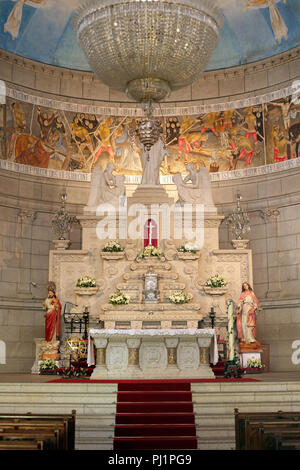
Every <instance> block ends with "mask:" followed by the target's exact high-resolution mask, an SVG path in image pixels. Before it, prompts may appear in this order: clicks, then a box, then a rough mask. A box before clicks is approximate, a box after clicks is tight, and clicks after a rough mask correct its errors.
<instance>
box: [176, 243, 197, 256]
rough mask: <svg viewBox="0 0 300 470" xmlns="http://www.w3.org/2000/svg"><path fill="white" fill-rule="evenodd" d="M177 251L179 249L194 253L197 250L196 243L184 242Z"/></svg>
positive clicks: (183, 251)
mask: <svg viewBox="0 0 300 470" xmlns="http://www.w3.org/2000/svg"><path fill="white" fill-rule="evenodd" d="M177 251H180V253H193V254H195V253H197V251H199V247H198V246H197V245H196V243H185V245H181V246H180V248H178V250H177Z"/></svg>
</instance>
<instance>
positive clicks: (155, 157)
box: [140, 137, 168, 186]
mask: <svg viewBox="0 0 300 470" xmlns="http://www.w3.org/2000/svg"><path fill="white" fill-rule="evenodd" d="M140 148H141V151H142V162H143V175H142V181H141V186H146V185H148V186H160V182H159V169H160V165H161V163H162V161H163V158H164V156H165V155H168V151H167V149H166V147H165V144H164V143H163V141H162V139H161V137H160V138H159V139H158V141H157V142H156V143H155V144H154V145H153V146H152V147H151V149H150V150H149V152H148V151H147V150H145V149H144V147H143V146H140Z"/></svg>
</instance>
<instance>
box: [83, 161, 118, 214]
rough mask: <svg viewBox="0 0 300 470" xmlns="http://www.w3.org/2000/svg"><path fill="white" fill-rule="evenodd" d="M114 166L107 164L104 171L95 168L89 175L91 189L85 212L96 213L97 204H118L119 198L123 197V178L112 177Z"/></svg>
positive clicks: (98, 166)
mask: <svg viewBox="0 0 300 470" xmlns="http://www.w3.org/2000/svg"><path fill="white" fill-rule="evenodd" d="M115 168H116V167H115V165H114V164H113V163H112V162H109V163H108V164H107V166H106V168H105V170H104V171H102V168H101V165H97V166H95V168H94V169H93V171H92V175H91V189H90V195H89V200H88V203H87V206H85V208H84V210H85V212H86V211H87V212H91V211H96V209H97V206H98V205H99V204H104V203H109V204H118V203H119V197H121V196H125V184H124V181H125V176H124V175H113V171H114V170H115Z"/></svg>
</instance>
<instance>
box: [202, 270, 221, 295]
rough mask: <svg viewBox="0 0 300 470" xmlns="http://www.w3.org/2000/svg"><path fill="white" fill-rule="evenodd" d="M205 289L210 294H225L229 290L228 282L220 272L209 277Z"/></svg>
mask: <svg viewBox="0 0 300 470" xmlns="http://www.w3.org/2000/svg"><path fill="white" fill-rule="evenodd" d="M203 290H204V292H205V293H206V294H209V295H223V294H225V293H226V292H227V282H226V281H225V279H224V278H223V277H222V276H220V275H219V274H215V275H214V276H211V277H210V278H208V279H207V281H206V282H205V284H204V286H203Z"/></svg>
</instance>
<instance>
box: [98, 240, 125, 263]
mask: <svg viewBox="0 0 300 470" xmlns="http://www.w3.org/2000/svg"><path fill="white" fill-rule="evenodd" d="M101 256H102V258H104V259H107V260H110V259H113V260H114V259H121V258H123V256H124V248H123V247H122V246H121V244H120V243H119V242H118V240H110V241H108V242H106V243H105V245H104V247H103V248H102V251H101Z"/></svg>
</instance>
